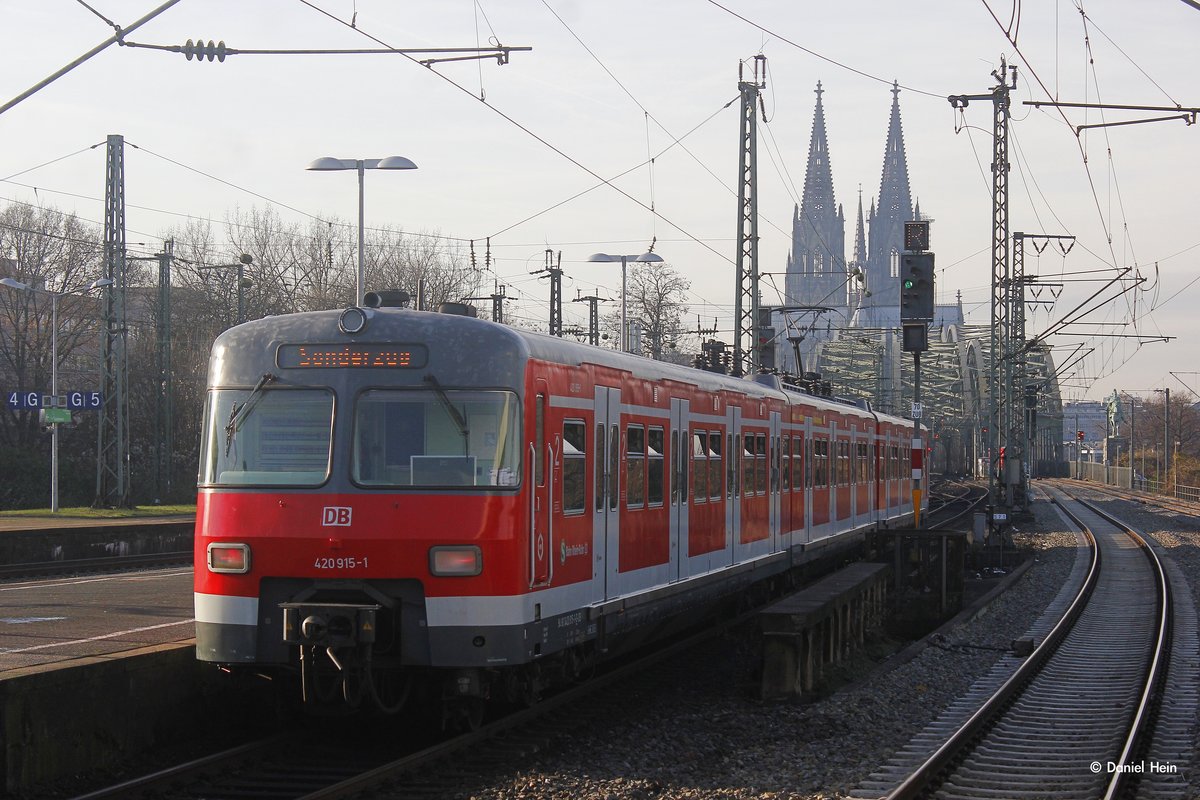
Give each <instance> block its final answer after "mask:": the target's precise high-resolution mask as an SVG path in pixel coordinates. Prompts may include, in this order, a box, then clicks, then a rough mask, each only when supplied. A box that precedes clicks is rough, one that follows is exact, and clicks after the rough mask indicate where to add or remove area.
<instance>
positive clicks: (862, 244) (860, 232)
mask: <svg viewBox="0 0 1200 800" xmlns="http://www.w3.org/2000/svg"><path fill="white" fill-rule="evenodd" d="M854 261H855V263H857V264H858V265H859V266H862V265H863V264H866V263H867V235H866V227H865V226H864V225H863V207H862V184H861V183H860V184H859V185H858V225H857V226H856V227H855V229H854Z"/></svg>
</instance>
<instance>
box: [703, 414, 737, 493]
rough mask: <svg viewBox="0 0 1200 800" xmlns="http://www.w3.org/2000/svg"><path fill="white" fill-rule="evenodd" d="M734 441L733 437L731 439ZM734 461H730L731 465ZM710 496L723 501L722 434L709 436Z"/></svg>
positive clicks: (717, 433)
mask: <svg viewBox="0 0 1200 800" xmlns="http://www.w3.org/2000/svg"><path fill="white" fill-rule="evenodd" d="M730 440H731V441H732V437H731V439H730ZM732 462H733V459H730V463H732ZM708 496H709V499H711V500H720V499H721V434H720V432H719V431H716V432H713V433H710V434H709V435H708Z"/></svg>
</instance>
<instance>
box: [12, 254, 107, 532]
mask: <svg viewBox="0 0 1200 800" xmlns="http://www.w3.org/2000/svg"><path fill="white" fill-rule="evenodd" d="M112 282H113V281H112V278H99V279H97V280H94V281H92V283H91V285H89V286H88V287H87V289H86V290H85V291H89V292H90V291H91V290H92V289H99V288H101V287H103V286H111V285H112ZM0 285H3V286H7V287H8V288H10V289H16V290H17V291H22V292H33V293H35V294H47V295H50V396H51V397H53V398H54V401H53V402H54V406H55V407H56V408H57V406H58V298H59V297H62V296H63V295H68V294H74V293H73V292H51V291H49V290H48V289H37V288H34V287H33V286H30V285H29V284H27V283H22V282H21V281H19V280H17V279H16V278H0ZM50 513H52V514H57V513H58V422H57V421H54V420H52V421H51V422H50Z"/></svg>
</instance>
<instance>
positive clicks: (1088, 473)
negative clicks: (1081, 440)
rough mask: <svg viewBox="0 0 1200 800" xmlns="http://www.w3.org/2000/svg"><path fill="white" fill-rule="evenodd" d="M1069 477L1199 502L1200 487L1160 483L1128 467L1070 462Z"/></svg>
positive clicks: (1166, 482) (1167, 482) (1168, 482)
mask: <svg viewBox="0 0 1200 800" xmlns="http://www.w3.org/2000/svg"><path fill="white" fill-rule="evenodd" d="M1069 463H1070V466H1071V477H1073V478H1077V479H1079V480H1081V481H1094V482H1096V483H1103V484H1107V485H1109V486H1118V487H1120V488H1122V489H1134V490H1136V491H1139V492H1147V493H1150V494H1161V495H1166V496H1167V497H1174V498H1175V499H1177V500H1191V501H1194V502H1200V486H1179V485H1176V484H1172V483H1171V482H1170V481H1160V480H1156V479H1152V478H1147V477H1144V476H1143V475H1141V474H1138V473H1135V472H1134V471H1133V470H1132V469H1131V468H1129V467H1112V466H1109V465H1107V464H1097V463H1094V462H1089V461H1082V462H1080V461H1072V462H1069Z"/></svg>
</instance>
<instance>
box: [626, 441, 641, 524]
mask: <svg viewBox="0 0 1200 800" xmlns="http://www.w3.org/2000/svg"><path fill="white" fill-rule="evenodd" d="M625 474H626V478H625V486H626V489H625V491H626V493H627V496H626V506H627V507H628V508H641V507H643V506H644V505H646V429H645V428H643V427H642V426H641V425H630V426H629V427H628V428H626V429H625Z"/></svg>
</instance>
